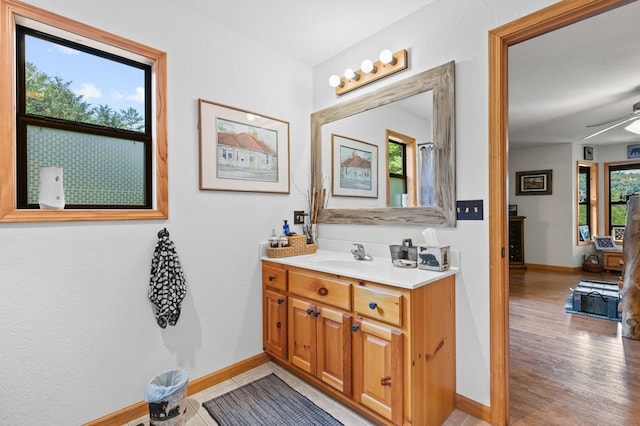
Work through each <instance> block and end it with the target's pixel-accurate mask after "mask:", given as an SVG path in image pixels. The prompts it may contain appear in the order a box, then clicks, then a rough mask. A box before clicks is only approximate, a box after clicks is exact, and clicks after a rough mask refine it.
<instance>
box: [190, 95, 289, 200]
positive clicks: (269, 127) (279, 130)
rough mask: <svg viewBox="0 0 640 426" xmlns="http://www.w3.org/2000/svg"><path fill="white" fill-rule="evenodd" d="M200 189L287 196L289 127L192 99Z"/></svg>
mask: <svg viewBox="0 0 640 426" xmlns="http://www.w3.org/2000/svg"><path fill="white" fill-rule="evenodd" d="M198 110H199V130H200V189H205V190H222V191H246V192H281V193H289V190H290V189H289V123H288V122H286V121H282V120H278V119H275V118H271V117H267V116H264V115H261V114H257V113H253V112H250V111H245V110H241V109H237V108H232V107H229V106H226V105H221V104H217V103H214V102H209V101H205V100H203V99H199V100H198Z"/></svg>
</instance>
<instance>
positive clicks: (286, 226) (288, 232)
mask: <svg viewBox="0 0 640 426" xmlns="http://www.w3.org/2000/svg"><path fill="white" fill-rule="evenodd" d="M283 221H284V224H283V225H282V233H283V234H284V235H286V236H287V237H290V236H291V230H290V229H289V224H288V223H287V219H283Z"/></svg>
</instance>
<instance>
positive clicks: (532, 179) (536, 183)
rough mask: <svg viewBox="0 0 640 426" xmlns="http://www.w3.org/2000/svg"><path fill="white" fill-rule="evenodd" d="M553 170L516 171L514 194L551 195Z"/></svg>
mask: <svg viewBox="0 0 640 426" xmlns="http://www.w3.org/2000/svg"><path fill="white" fill-rule="evenodd" d="M552 176H553V170H532V171H528V172H516V195H551V190H552Z"/></svg>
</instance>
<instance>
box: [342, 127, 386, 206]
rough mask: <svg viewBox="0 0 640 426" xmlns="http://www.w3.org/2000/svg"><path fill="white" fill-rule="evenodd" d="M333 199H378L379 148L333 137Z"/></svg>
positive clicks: (349, 139)
mask: <svg viewBox="0 0 640 426" xmlns="http://www.w3.org/2000/svg"><path fill="white" fill-rule="evenodd" d="M331 143H332V155H331V177H332V179H331V185H332V188H331V189H332V195H337V196H346V197H370V198H378V147H377V146H376V145H372V144H370V143H367V142H362V141H359V140H356V139H352V138H348V137H346V136H340V135H335V134H332V135H331Z"/></svg>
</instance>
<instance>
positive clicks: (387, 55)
mask: <svg viewBox="0 0 640 426" xmlns="http://www.w3.org/2000/svg"><path fill="white" fill-rule="evenodd" d="M380 62H382V63H383V64H384V65H395V63H396V58H394V57H393V53H391V51H390V50H389V49H385V50H383V51H382V52H380Z"/></svg>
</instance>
